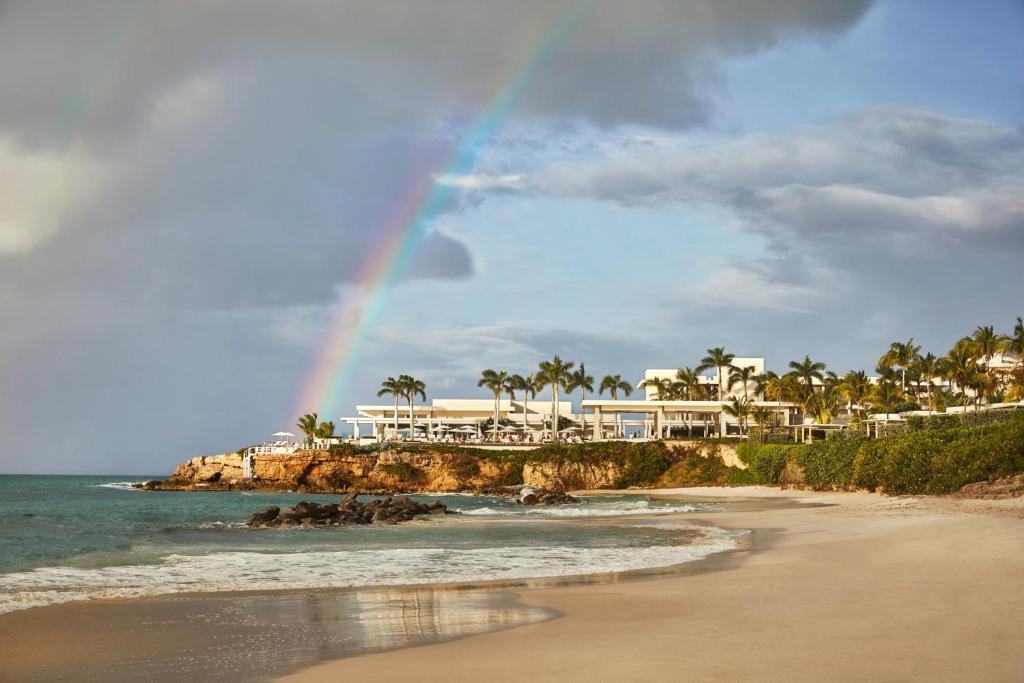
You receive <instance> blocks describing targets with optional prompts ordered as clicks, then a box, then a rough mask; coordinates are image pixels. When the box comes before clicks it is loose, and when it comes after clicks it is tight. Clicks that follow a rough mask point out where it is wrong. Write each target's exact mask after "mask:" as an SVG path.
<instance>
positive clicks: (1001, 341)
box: [971, 325, 1012, 367]
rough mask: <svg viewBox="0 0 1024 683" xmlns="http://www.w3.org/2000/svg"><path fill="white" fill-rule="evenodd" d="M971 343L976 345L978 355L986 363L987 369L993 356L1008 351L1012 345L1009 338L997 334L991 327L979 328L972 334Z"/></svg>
mask: <svg viewBox="0 0 1024 683" xmlns="http://www.w3.org/2000/svg"><path fill="white" fill-rule="evenodd" d="M971 342H972V343H973V344H974V348H975V350H976V352H977V354H978V355H979V356H981V358H982V360H984V361H985V366H986V367H988V364H989V363H990V362H991V361H992V357H993V356H995V355H996V354H997V353H999V352H1001V351H1004V350H1006V349H1007V347H1008V346H1010V345H1011V344H1012V340H1011V339H1010V338H1009V337H1005V336H1003V335H1001V334H996V332H995V330H994V329H993V328H992V326H991V325H981V326H978V327H977V328H976V329H975V330H974V332H973V333H972V334H971Z"/></svg>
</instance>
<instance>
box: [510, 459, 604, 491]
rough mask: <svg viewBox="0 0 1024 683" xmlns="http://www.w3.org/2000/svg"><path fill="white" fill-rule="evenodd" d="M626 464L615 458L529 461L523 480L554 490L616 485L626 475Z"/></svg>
mask: <svg viewBox="0 0 1024 683" xmlns="http://www.w3.org/2000/svg"><path fill="white" fill-rule="evenodd" d="M623 471H624V470H623V467H622V466H621V465H619V464H618V463H616V462H613V461H610V460H609V461H605V462H599V463H583V462H537V463H532V462H528V463H526V464H525V465H523V483H524V484H525V485H527V486H531V487H534V488H538V489H547V490H550V491H572V490H577V489H604V488H614V487H615V485H616V482H618V481H619V480H620V479H621V478H622V475H623Z"/></svg>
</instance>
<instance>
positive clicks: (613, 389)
mask: <svg viewBox="0 0 1024 683" xmlns="http://www.w3.org/2000/svg"><path fill="white" fill-rule="evenodd" d="M606 391H607V392H608V393H609V394H611V397H612V400H613V401H618V400H619V392H620V391H621V392H622V393H624V394H625V395H626V396H631V395H632V394H633V385H632V384H630V383H629V382H627V381H626V380H624V379H622V375H605V376H604V377H603V378H601V385H600V386H599V387H598V388H597V393H598V394H599V395H603V394H604V392H606ZM621 431H622V430H621V428H620V427H619V413H618V411H616V413H615V436H617V437H618V436H621V434H620V432H621Z"/></svg>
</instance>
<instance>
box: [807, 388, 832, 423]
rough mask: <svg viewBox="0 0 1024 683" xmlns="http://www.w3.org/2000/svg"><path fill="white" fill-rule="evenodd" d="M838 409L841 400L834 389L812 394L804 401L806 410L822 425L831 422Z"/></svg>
mask: <svg viewBox="0 0 1024 683" xmlns="http://www.w3.org/2000/svg"><path fill="white" fill-rule="evenodd" d="M838 409H839V402H838V400H837V399H836V392H834V391H822V392H821V393H818V394H811V395H810V396H808V397H807V401H806V402H805V403H804V410H806V411H807V413H808V414H809V415H811V416H812V417H813V418H814V422H815V423H817V424H820V425H827V424H831V423H832V420H833V418H835V415H836V412H837V411H838Z"/></svg>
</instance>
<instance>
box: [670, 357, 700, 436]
mask: <svg viewBox="0 0 1024 683" xmlns="http://www.w3.org/2000/svg"><path fill="white" fill-rule="evenodd" d="M673 384H674V385H675V388H676V394H678V396H679V398H681V399H685V400H687V401H696V400H698V399H697V397H698V396H700V394H701V384H700V372H699V371H697V370H694V369H693V368H682V369H680V370H676V379H675V382H674V383H673ZM686 435H687V436H693V413H692V412H690V411H686Z"/></svg>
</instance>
